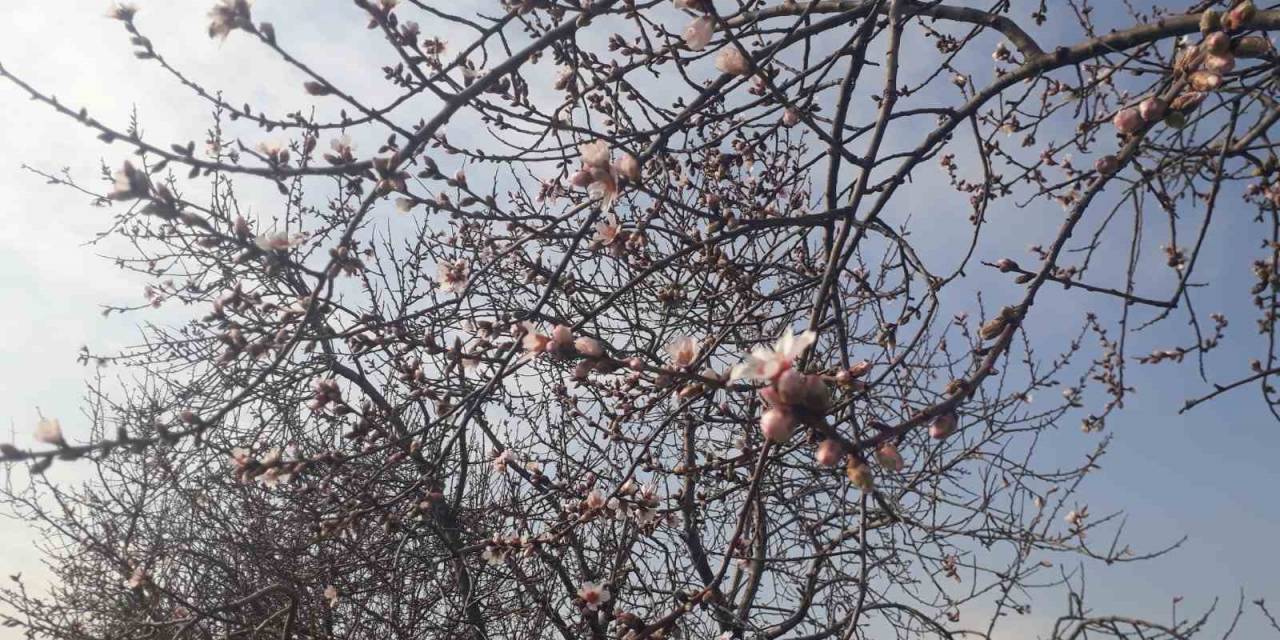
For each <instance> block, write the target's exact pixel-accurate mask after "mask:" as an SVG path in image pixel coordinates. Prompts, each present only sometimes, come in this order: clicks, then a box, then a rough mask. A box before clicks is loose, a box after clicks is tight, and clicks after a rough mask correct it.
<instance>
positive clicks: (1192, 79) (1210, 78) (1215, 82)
mask: <svg viewBox="0 0 1280 640" xmlns="http://www.w3.org/2000/svg"><path fill="white" fill-rule="evenodd" d="M1187 82H1188V83H1190V84H1191V88H1192V89H1195V90H1196V91H1213V90H1214V89H1217V88H1218V87H1220V86H1222V76H1220V75H1218V74H1216V73H1214V72H1212V71H1206V70H1203V69H1201V70H1200V71H1197V72H1195V73H1193V74H1191V75H1190V76H1188V77H1187Z"/></svg>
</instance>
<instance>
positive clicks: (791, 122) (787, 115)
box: [782, 107, 800, 127]
mask: <svg viewBox="0 0 1280 640" xmlns="http://www.w3.org/2000/svg"><path fill="white" fill-rule="evenodd" d="M782 124H784V125H786V126H788V127H794V126H796V125H797V124H800V112H799V111H797V110H796V109H795V108H794V107H787V108H786V109H784V110H783V111H782Z"/></svg>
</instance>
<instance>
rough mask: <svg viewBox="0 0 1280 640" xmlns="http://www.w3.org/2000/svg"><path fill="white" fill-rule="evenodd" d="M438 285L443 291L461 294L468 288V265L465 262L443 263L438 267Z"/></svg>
mask: <svg viewBox="0 0 1280 640" xmlns="http://www.w3.org/2000/svg"><path fill="white" fill-rule="evenodd" d="M436 270H437V271H438V272H439V273H437V274H436V284H437V285H438V286H439V287H440V289H441V290H442V291H447V292H449V293H461V292H462V290H463V289H465V288H466V287H467V271H468V269H467V263H466V261H464V260H454V261H452V262H442V263H440V264H439V265H437V266H436Z"/></svg>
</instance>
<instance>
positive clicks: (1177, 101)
mask: <svg viewBox="0 0 1280 640" xmlns="http://www.w3.org/2000/svg"><path fill="white" fill-rule="evenodd" d="M1204 98H1205V94H1204V92H1202V91H1189V92H1187V93H1184V94H1182V95H1180V96H1178V97H1176V98H1174V99H1173V102H1172V103H1170V104H1169V109H1170V110H1172V111H1181V112H1183V113H1186V112H1189V111H1195V110H1196V108H1198V107H1199V106H1200V103H1201V102H1204Z"/></svg>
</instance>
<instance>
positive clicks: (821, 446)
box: [814, 439, 844, 467]
mask: <svg viewBox="0 0 1280 640" xmlns="http://www.w3.org/2000/svg"><path fill="white" fill-rule="evenodd" d="M843 455H844V447H843V446H841V445H840V443H839V442H836V441H835V440H832V439H827V440H823V441H822V442H819V443H818V452H817V454H815V455H814V459H815V460H817V461H818V464H820V465H822V466H824V467H834V466H836V464H837V463H839V462H840V457H841V456H843Z"/></svg>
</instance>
